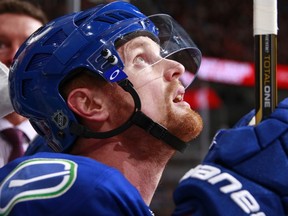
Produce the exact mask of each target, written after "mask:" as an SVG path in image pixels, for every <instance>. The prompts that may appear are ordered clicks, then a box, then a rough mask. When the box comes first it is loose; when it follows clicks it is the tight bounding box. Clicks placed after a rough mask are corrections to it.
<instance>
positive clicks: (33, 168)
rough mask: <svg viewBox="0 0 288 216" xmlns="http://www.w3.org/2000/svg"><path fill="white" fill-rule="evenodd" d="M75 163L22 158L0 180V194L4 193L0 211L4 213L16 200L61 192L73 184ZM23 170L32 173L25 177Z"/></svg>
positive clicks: (45, 196)
mask: <svg viewBox="0 0 288 216" xmlns="http://www.w3.org/2000/svg"><path fill="white" fill-rule="evenodd" d="M77 167H78V166H77V164H76V163H74V162H73V161H70V160H65V159H49V158H37V159H31V160H27V161H24V162H22V163H21V164H19V165H18V166H17V167H16V168H15V169H14V170H13V171H12V172H11V173H10V175H8V176H7V177H6V178H5V179H4V181H3V182H1V184H0V194H7V195H6V196H1V202H0V215H1V216H2V215H8V214H9V212H10V211H11V210H12V208H13V206H15V205H16V204H17V203H20V202H25V201H28V200H40V199H49V198H54V197H58V196H61V195H63V194H64V193H65V192H66V191H68V190H69V189H70V188H71V187H72V185H73V184H74V182H75V180H76V177H77ZM27 172H28V173H30V176H33V177H31V178H25V177H24V176H25V173H27ZM51 179H53V181H51ZM8 190H9V193H8V192H7V191H8Z"/></svg>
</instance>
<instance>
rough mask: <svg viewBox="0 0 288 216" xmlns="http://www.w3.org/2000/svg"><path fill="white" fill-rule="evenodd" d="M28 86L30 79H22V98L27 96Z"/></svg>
mask: <svg viewBox="0 0 288 216" xmlns="http://www.w3.org/2000/svg"><path fill="white" fill-rule="evenodd" d="M29 86H31V80H30V79H26V80H23V82H22V96H23V97H24V98H29V93H31V89H30V88H29Z"/></svg>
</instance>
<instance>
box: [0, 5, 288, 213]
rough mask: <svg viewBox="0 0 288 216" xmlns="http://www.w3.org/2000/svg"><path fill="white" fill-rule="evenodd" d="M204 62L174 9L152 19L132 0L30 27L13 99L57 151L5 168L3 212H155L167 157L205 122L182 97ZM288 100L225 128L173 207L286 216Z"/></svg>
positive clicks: (14, 75)
mask: <svg viewBox="0 0 288 216" xmlns="http://www.w3.org/2000/svg"><path fill="white" fill-rule="evenodd" d="M200 60H201V54H200V51H199V50H198V49H197V47H196V46H195V44H194V43H193V42H192V41H191V39H189V37H188V36H187V34H186V33H185V31H184V30H183V29H182V28H181V27H180V26H179V25H177V23H175V21H174V20H173V19H172V18H171V17H169V16H167V15H155V16H151V17H149V18H148V17H146V16H144V15H143V14H142V13H141V12H140V11H139V10H138V9H137V8H135V7H133V6H132V5H131V4H129V3H125V2H114V3H110V4H108V5H101V6H98V7H96V8H92V9H89V10H87V11H84V12H78V13H74V14H71V15H67V16H64V17H62V18H59V19H57V20H54V21H52V22H50V23H49V24H47V25H46V26H44V27H43V28H42V29H40V30H39V31H38V32H36V33H35V34H34V35H32V36H31V37H30V38H29V39H28V40H27V41H26V42H25V43H24V44H23V46H22V47H21V48H20V50H19V51H18V53H17V54H16V58H15V61H14V64H13V66H12V69H11V73H10V93H11V99H12V104H13V107H14V109H15V110H16V111H17V112H18V113H20V114H22V115H24V116H25V117H27V118H29V119H30V121H31V122H32V124H33V125H34V127H35V128H36V129H37V131H38V132H39V133H40V134H42V136H44V137H45V139H47V141H48V143H49V146H50V147H51V148H52V149H53V150H54V151H55V152H56V153H47V152H46V153H45V152H42V153H37V154H35V155H33V156H29V157H23V158H19V159H17V160H15V161H13V162H11V163H9V164H8V165H6V166H5V167H3V168H2V169H1V170H0V182H1V185H0V199H1V202H0V214H1V215H8V214H11V215H43V214H44V215H69V216H70V215H72V216H73V215H151V214H152V212H151V210H150V209H149V204H150V202H151V199H152V197H153V194H154V192H155V189H156V187H157V185H158V183H159V180H160V178H161V175H162V172H163V170H164V167H165V165H166V164H167V162H168V161H169V159H170V158H171V157H172V155H173V154H174V153H175V151H177V150H178V151H183V150H184V149H185V147H186V146H187V143H188V142H189V141H190V140H191V139H194V138H195V137H196V136H197V135H198V134H199V133H200V131H201V129H202V120H201V118H200V116H199V115H198V114H197V113H195V112H194V111H192V110H191V109H190V107H189V105H188V104H187V103H185V102H184V101H183V95H184V92H185V87H187V86H188V85H189V84H190V83H191V81H193V78H194V77H195V74H196V72H197V70H198V67H199V65H200ZM287 107H288V103H287V101H283V102H282V103H281V104H280V105H279V107H278V108H277V109H276V111H275V112H274V113H273V114H272V115H271V117H269V118H268V119H267V120H265V121H263V122H262V123H261V124H259V125H257V126H246V125H247V124H246V121H245V119H246V118H244V120H243V121H242V122H241V123H240V124H239V125H237V127H235V128H234V129H231V130H224V131H221V132H219V133H218V134H217V135H216V137H215V139H214V142H213V145H212V147H211V150H210V152H209V153H208V155H207V157H206V158H205V160H204V161H203V164H201V165H199V166H198V167H196V168H195V169H193V170H191V171H190V172H188V173H187V174H186V175H185V176H184V177H183V178H182V179H181V182H180V184H179V187H178V188H177V189H176V192H175V204H176V209H175V212H174V214H175V215H191V214H192V215H193V216H197V215H201V216H203V215H213V216H218V215H221V216H225V215H227V216H228V215H229V216H230V215H251V216H252V215H253V216H256V215H257V216H263V215H284V208H283V205H282V204H285V200H286V199H285V195H286V194H287V188H288V187H287V183H285V182H286V180H287V176H286V175H285V174H283V172H285V168H287V165H286V158H287V156H286V154H285V151H286V150H287V147H286V146H287V145H285V139H286V140H287V135H286V131H287V129H286V128H287V122H288V121H287V116H288V115H287ZM247 119H249V120H250V117H247ZM268 130H269V133H267V131H268ZM271 153H272V155H271ZM274 155H277V157H278V158H277V159H275V157H274ZM265 161H266V163H264V162H265ZM285 165H286V166H285ZM277 166H279V169H278V167H277ZM283 170H284V171H283Z"/></svg>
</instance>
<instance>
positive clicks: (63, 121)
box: [52, 110, 68, 129]
mask: <svg viewBox="0 0 288 216" xmlns="http://www.w3.org/2000/svg"><path fill="white" fill-rule="evenodd" d="M52 120H53V121H54V123H55V124H56V125H57V127H58V128H59V129H64V128H66V127H67V125H68V117H67V116H66V115H65V114H64V113H63V111H62V110H57V112H55V113H54V114H53V116H52Z"/></svg>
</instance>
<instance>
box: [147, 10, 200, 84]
mask: <svg viewBox="0 0 288 216" xmlns="http://www.w3.org/2000/svg"><path fill="white" fill-rule="evenodd" d="M149 19H150V20H151V21H152V22H153V23H154V25H155V26H156V27H157V28H158V31H159V34H158V38H159V45H160V55H161V57H162V58H165V59H170V60H174V61H177V62H179V63H180V64H182V65H183V66H184V68H185V72H184V73H183V74H182V75H181V77H180V81H181V82H182V84H183V86H184V87H185V88H187V87H188V86H189V85H190V84H191V83H192V82H193V80H194V79H195V77H196V74H197V72H198V69H199V67H200V64H201V57H202V55H201V52H200V50H199V49H198V48H197V46H196V45H195V43H194V42H193V41H192V39H191V38H190V36H189V35H188V34H187V32H186V31H185V30H184V29H183V28H182V27H181V26H180V25H179V24H178V23H177V22H176V21H175V20H174V19H173V18H172V17H170V16H169V15H166V14H159V15H153V16H150V17H149Z"/></svg>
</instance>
